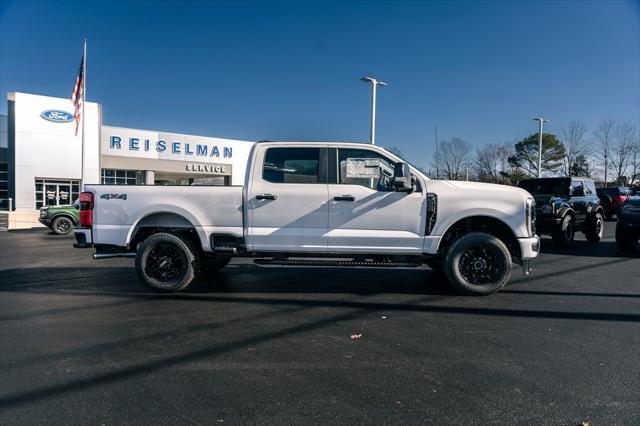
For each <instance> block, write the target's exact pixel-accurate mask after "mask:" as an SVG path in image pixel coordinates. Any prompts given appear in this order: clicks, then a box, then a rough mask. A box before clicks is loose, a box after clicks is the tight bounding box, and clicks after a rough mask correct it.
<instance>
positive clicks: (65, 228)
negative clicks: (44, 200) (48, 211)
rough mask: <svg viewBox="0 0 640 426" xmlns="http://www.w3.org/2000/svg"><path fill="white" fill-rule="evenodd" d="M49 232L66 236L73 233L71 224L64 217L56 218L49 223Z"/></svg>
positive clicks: (69, 220)
mask: <svg viewBox="0 0 640 426" xmlns="http://www.w3.org/2000/svg"><path fill="white" fill-rule="evenodd" d="M51 230H52V231H53V232H55V233H56V234H58V235H67V234H68V233H69V232H71V231H73V222H71V219H69V218H68V217H66V216H58V217H56V218H55V219H53V223H51Z"/></svg>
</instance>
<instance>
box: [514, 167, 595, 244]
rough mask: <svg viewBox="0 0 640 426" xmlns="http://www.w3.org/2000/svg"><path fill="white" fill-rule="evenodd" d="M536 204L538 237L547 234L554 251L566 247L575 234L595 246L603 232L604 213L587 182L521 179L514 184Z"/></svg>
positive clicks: (556, 178) (574, 179)
mask: <svg viewBox="0 0 640 426" xmlns="http://www.w3.org/2000/svg"><path fill="white" fill-rule="evenodd" d="M518 186H519V187H520V188H523V189H525V190H527V191H528V192H529V193H530V194H531V195H533V197H534V199H535V202H536V218H537V219H536V229H537V232H538V235H542V234H551V237H552V238H553V242H554V244H555V245H556V246H558V247H568V246H569V245H571V243H572V242H573V238H574V236H575V232H576V231H580V232H584V234H585V236H586V237H587V240H588V241H589V242H592V243H598V242H600V240H601V239H602V234H603V231H604V210H603V208H602V206H601V205H600V200H599V199H598V196H597V195H596V186H595V183H594V181H593V179H591V178H579V177H555V178H538V179H525V180H522V181H520V183H519V184H518Z"/></svg>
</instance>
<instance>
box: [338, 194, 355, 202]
mask: <svg viewBox="0 0 640 426" xmlns="http://www.w3.org/2000/svg"><path fill="white" fill-rule="evenodd" d="M333 199H334V200H335V201H355V200H356V199H355V197H354V196H353V195H338V196H335V197H333Z"/></svg>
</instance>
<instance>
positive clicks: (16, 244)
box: [0, 222, 640, 425]
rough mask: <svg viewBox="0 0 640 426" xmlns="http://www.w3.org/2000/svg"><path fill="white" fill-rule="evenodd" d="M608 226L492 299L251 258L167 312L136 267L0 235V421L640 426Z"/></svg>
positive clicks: (620, 277)
mask: <svg viewBox="0 0 640 426" xmlns="http://www.w3.org/2000/svg"><path fill="white" fill-rule="evenodd" d="M614 225H615V222H607V224H606V227H605V239H604V241H603V242H601V243H600V244H599V245H597V246H593V245H590V244H589V243H587V242H586V241H584V238H583V237H582V235H580V236H579V237H578V238H579V241H576V242H575V246H574V248H572V249H567V250H558V249H554V248H552V246H551V241H550V240H549V239H546V238H544V239H543V244H542V251H543V254H542V255H541V256H540V257H539V258H538V259H536V260H535V262H534V263H533V268H534V271H533V274H532V276H530V277H524V276H522V275H521V273H520V270H519V269H517V268H516V269H514V279H513V282H512V284H510V285H509V286H508V287H506V288H505V289H504V290H503V291H502V292H500V293H498V294H496V295H494V296H490V297H486V298H472V297H462V296H459V295H456V294H454V293H453V292H452V291H450V290H449V289H448V288H447V287H446V286H445V285H444V284H443V283H442V279H441V278H439V277H438V276H437V275H435V274H434V273H433V272H432V271H430V270H429V269H428V268H420V269H356V268H346V269H332V268H295V269H294V268H281V267H259V266H256V265H253V264H252V263H251V262H250V261H243V260H237V261H234V262H233V263H232V264H231V265H229V266H228V267H227V268H225V269H224V270H222V271H220V272H219V273H217V274H215V275H212V276H210V277H207V278H206V279H202V280H200V281H199V282H198V283H197V284H196V285H195V286H193V288H191V289H190V290H189V291H188V292H187V293H183V294H176V295H159V294H153V293H150V292H149V291H147V290H146V289H145V288H144V287H142V286H141V285H140V284H139V283H138V280H137V278H136V275H135V272H134V270H133V268H132V267H131V266H132V263H133V262H132V261H131V260H126V259H114V260H103V261H93V260H92V259H91V251H90V250H75V249H73V248H72V247H71V244H72V241H73V238H72V237H70V236H69V237H58V236H55V235H53V234H50V233H48V232H46V231H42V230H37V231H36V230H34V231H24V232H8V233H7V232H3V233H0V251H1V253H2V256H0V276H1V277H2V278H1V280H0V281H1V284H0V285H1V287H0V320H1V326H0V345H1V346H2V348H3V351H2V353H1V354H0V368H1V371H2V374H1V376H0V422H1V423H3V424H9V423H22V424H33V423H44V422H46V423H51V422H54V423H82V424H84V423H92V424H93V423H106V424H114V423H134V422H137V423H172V424H175V423H197V424H199V423H207V424H212V423H216V424H219V423H232V424H235V423H246V422H251V423H303V422H304V423H326V422H329V421H331V422H335V423H348V422H349V423H352V422H369V423H373V422H378V421H380V420H383V421H386V422H389V423H391V422H393V423H398V422H406V423H420V422H432V423H442V424H461V423H471V424H484V423H487V422H499V423H509V424H514V423H525V424H539V423H550V424H577V423H579V422H582V421H584V420H586V419H589V420H590V421H591V423H592V424H594V425H596V424H639V423H640V406H639V402H638V401H640V386H639V382H640V364H639V363H638V361H637V360H638V353H639V351H640V258H638V257H637V256H636V257H622V256H620V255H619V254H618V253H617V251H616V249H615V243H614V241H613V239H612V235H613V227H614ZM352 336H353V337H352ZM358 336H359V337H358Z"/></svg>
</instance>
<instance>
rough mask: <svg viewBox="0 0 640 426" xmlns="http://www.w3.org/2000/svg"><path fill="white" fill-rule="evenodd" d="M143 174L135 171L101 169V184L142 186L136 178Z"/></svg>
mask: <svg viewBox="0 0 640 426" xmlns="http://www.w3.org/2000/svg"><path fill="white" fill-rule="evenodd" d="M137 175H140V176H144V173H142V172H140V171H136V170H115V169H102V179H101V180H102V183H103V184H104V185H138V184H140V185H143V184H144V182H139V180H142V179H138V178H137V177H136V176H137Z"/></svg>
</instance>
